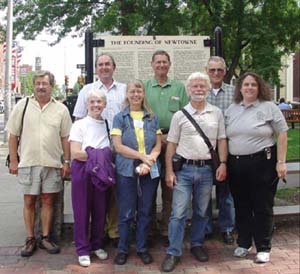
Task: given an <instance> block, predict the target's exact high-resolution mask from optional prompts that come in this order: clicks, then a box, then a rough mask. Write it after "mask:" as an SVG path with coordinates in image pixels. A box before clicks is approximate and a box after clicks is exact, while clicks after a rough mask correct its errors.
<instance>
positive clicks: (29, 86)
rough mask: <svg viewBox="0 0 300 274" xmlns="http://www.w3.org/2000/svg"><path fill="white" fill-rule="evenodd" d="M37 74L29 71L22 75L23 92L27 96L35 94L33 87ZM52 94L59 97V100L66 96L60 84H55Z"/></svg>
mask: <svg viewBox="0 0 300 274" xmlns="http://www.w3.org/2000/svg"><path fill="white" fill-rule="evenodd" d="M34 74H35V71H29V72H28V73H27V74H26V76H21V77H20V81H21V93H22V94H24V95H25V96H30V95H32V94H33V91H34V87H33V82H32V79H33V76H34ZM52 96H53V97H54V98H57V99H59V100H61V99H63V98H64V97H65V94H64V93H63V92H62V91H61V89H60V88H59V87H58V85H55V86H54V87H53V91H52Z"/></svg>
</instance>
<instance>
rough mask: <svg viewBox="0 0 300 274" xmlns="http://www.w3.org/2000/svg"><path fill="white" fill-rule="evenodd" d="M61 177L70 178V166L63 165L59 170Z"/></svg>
mask: <svg viewBox="0 0 300 274" xmlns="http://www.w3.org/2000/svg"><path fill="white" fill-rule="evenodd" d="M60 175H61V177H63V178H64V177H69V176H70V164H67V163H64V164H63V166H62V168H61V170H60Z"/></svg>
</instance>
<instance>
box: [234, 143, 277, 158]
mask: <svg viewBox="0 0 300 274" xmlns="http://www.w3.org/2000/svg"><path fill="white" fill-rule="evenodd" d="M275 148H276V146H275V145H274V146H271V147H266V148H264V149H263V150H261V151H258V152H255V153H252V154H247V155H232V154H229V157H232V158H235V159H252V158H256V157H266V158H267V159H268V158H269V157H268V153H270V158H271V156H272V153H274V149H275Z"/></svg>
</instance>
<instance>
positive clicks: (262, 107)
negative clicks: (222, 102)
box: [225, 100, 288, 155]
mask: <svg viewBox="0 0 300 274" xmlns="http://www.w3.org/2000/svg"><path fill="white" fill-rule="evenodd" d="M225 123H226V135H227V138H228V148H229V153H230V154H232V155H248V154H253V153H256V152H259V151H262V150H263V149H264V148H266V147H270V146H272V145H274V144H275V140H274V137H275V136H274V134H278V133H280V132H283V131H287V130H288V126H287V124H286V121H285V119H284V117H283V115H282V113H281V111H280V109H279V108H278V107H277V106H276V105H275V103H274V102H271V101H261V102H260V101H259V100H256V101H255V102H254V103H253V104H251V105H249V106H247V107H246V106H245V105H244V104H243V103H242V102H241V103H239V104H236V103H234V104H232V105H230V107H229V108H228V109H227V110H226V111H225Z"/></svg>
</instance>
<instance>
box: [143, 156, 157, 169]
mask: <svg viewBox="0 0 300 274" xmlns="http://www.w3.org/2000/svg"><path fill="white" fill-rule="evenodd" d="M140 160H141V161H142V162H143V163H144V164H146V165H147V166H149V167H151V166H152V165H153V164H154V163H155V161H156V159H155V157H153V156H152V155H151V154H150V155H149V154H146V155H145V154H141V157H140Z"/></svg>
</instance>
